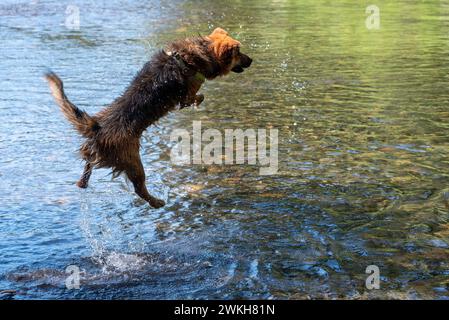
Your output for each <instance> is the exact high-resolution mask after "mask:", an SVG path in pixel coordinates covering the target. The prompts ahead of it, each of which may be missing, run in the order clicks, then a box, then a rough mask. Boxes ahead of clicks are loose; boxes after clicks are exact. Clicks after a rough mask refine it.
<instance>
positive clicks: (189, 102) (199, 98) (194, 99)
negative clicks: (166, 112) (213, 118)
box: [181, 94, 204, 109]
mask: <svg viewBox="0 0 449 320" xmlns="http://www.w3.org/2000/svg"><path fill="white" fill-rule="evenodd" d="M203 101H204V95H203V94H196V95H194V96H191V97H188V98H187V99H185V100H184V101H182V102H181V109H184V108H187V107H190V106H195V107H198V106H199V105H200V104H201V102H203Z"/></svg>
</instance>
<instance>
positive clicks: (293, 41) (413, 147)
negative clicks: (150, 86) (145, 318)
mask: <svg viewBox="0 0 449 320" xmlns="http://www.w3.org/2000/svg"><path fill="white" fill-rule="evenodd" d="M69 4H71V2H66V1H62V2H60V1H27V2H26V1H23V2H15V1H10V0H8V1H2V4H1V5H0V38H1V39H2V44H1V50H0V70H1V73H0V80H1V83H2V86H1V87H0V93H1V94H0V109H1V113H0V123H1V126H0V179H1V184H0V203H1V205H0V221H1V222H0V232H1V237H0V261H1V263H0V290H5V289H12V290H16V291H17V294H16V295H15V296H14V297H12V298H15V299H35V298H63V299H71V298H89V299H105V298H113V299H119V298H135V299H139V298H143V299H160V298H225V299H230V298H250V299H254V298H281V299H285V298H288V299H302V298H345V299H348V298H349V299H351V298H354V299H367V298H401V299H418V298H424V299H447V298H449V292H448V290H449V289H448V281H449V262H448V261H449V260H448V258H449V228H448V220H449V186H448V176H449V170H448V164H449V157H448V156H449V138H448V135H447V132H448V129H449V125H448V120H449V111H448V107H447V105H448V101H449V93H448V87H449V86H448V85H449V76H448V72H447V71H448V67H449V33H448V32H447V30H448V26H449V20H448V16H449V2H446V1H434V2H430V1H429V2H422V1H396V2H394V3H391V2H390V1H378V2H377V3H376V4H377V5H378V6H379V8H380V10H381V11H380V12H381V25H380V29H379V30H368V29H367V28H366V26H365V18H366V14H365V6H364V5H363V4H360V3H358V2H356V1H340V2H339V3H332V4H331V5H330V3H329V2H328V1H316V0H314V1H312V0H306V1H282V0H279V1H266V0H263V1H255V0H249V1H244V2H242V1H232V0H231V1H213V2H209V1H190V0H185V1H182V0H179V1H173V2H169V3H166V2H165V1H163V2H162V1H161V2H159V1H148V2H145V3H142V2H140V1H126V2H125V1H119V0H113V1H98V2H97V1H96V2H95V4H93V3H90V2H88V1H77V3H76V4H77V5H78V6H79V9H80V17H81V26H80V29H79V30H69V29H67V27H66V26H65V19H66V8H67V5H69ZM216 26H221V27H224V28H226V29H228V30H229V31H230V32H231V33H232V34H233V35H234V36H235V37H236V38H237V39H238V40H240V41H241V42H242V43H243V44H244V47H245V50H242V51H243V52H245V53H248V54H249V55H250V56H251V57H253V58H254V64H253V66H252V67H251V68H250V69H249V70H247V71H246V72H245V73H243V74H241V75H236V74H233V75H231V76H229V77H228V78H223V79H219V80H217V81H214V82H208V83H206V85H205V87H204V88H203V89H202V91H203V93H204V94H205V96H206V100H205V101H204V103H203V105H202V106H201V108H200V109H199V110H196V111H195V110H183V111H181V112H177V113H173V114H171V115H169V116H168V117H166V118H164V119H162V120H161V121H160V122H159V124H158V126H157V127H156V126H155V127H151V128H149V129H148V131H147V132H146V133H145V134H144V137H143V139H142V144H143V146H142V158H143V161H144V166H145V168H146V173H147V184H148V187H149V189H150V190H151V192H152V193H154V194H156V195H158V196H160V197H162V198H168V204H167V206H166V207H164V208H162V209H158V210H154V209H151V208H149V207H148V205H146V204H145V203H143V202H141V201H140V200H139V199H137V198H136V197H135V195H134V193H133V192H132V188H131V187H130V186H129V185H128V184H127V182H126V181H125V180H124V179H123V178H118V179H115V180H112V179H111V176H110V175H109V172H108V171H107V170H98V171H95V172H94V175H93V177H92V181H91V186H90V187H89V188H88V189H87V190H79V189H78V188H76V186H75V185H74V183H75V181H76V180H77V179H78V178H79V175H80V174H81V171H82V162H81V161H79V159H78V156H77V153H76V150H77V147H78V145H79V143H80V139H79V138H78V136H77V135H76V134H75V133H74V132H73V131H72V130H71V128H70V126H69V124H68V123H67V122H66V121H65V120H64V119H63V117H62V115H61V113H60V112H59V111H58V110H57V107H56V106H55V104H54V102H53V101H52V99H51V97H50V95H49V92H48V88H47V87H46V84H45V83H44V81H43V80H42V78H41V74H42V73H43V72H44V71H45V70H46V68H48V67H51V68H52V69H53V70H54V71H56V72H57V73H59V74H60V75H61V77H62V78H63V79H64V80H65V87H66V92H67V94H68V96H69V97H70V98H71V99H72V101H74V102H75V103H76V104H77V105H78V106H80V107H82V108H85V109H87V110H88V111H89V112H91V113H92V112H95V111H97V110H100V109H101V108H102V106H103V105H106V104H107V103H109V102H110V101H112V100H113V99H114V98H115V97H116V96H117V95H119V94H120V93H121V92H122V91H123V89H124V87H125V86H126V84H127V83H128V82H129V81H130V80H131V79H132V77H133V75H134V74H135V73H136V72H137V70H138V69H139V68H140V67H141V66H142V65H143V64H144V63H145V61H146V60H147V59H148V57H149V56H150V55H151V53H152V52H154V51H155V50H156V49H157V48H160V47H162V46H163V44H164V43H165V42H167V41H169V40H171V39H176V38H180V37H184V36H186V35H195V34H198V33H202V34H204V33H207V32H209V31H210V30H211V29H213V28H215V27H216ZM193 120H201V121H202V126H203V129H208V128H216V129H219V130H224V129H227V128H231V129H232V128H242V129H245V128H255V129H257V128H277V129H279V162H280V163H279V174H278V175H274V176H260V175H259V174H258V173H259V171H258V167H255V166H247V165H234V166H216V165H215V166H206V165H196V166H184V167H182V166H175V165H173V164H172V163H171V162H170V158H169V154H170V148H171V147H172V143H171V142H170V133H171V132H172V130H173V129H176V128H186V129H191V126H192V121H193ZM373 264H374V265H377V266H379V268H380V273H381V289H380V290H373V291H369V290H367V289H366V288H365V279H366V277H367V275H366V274H365V269H366V267H367V266H368V265H373ZM69 265H76V266H78V267H79V268H80V269H81V271H82V278H81V288H80V290H67V289H66V288H65V279H66V277H67V274H66V273H65V269H66V267H67V266H69Z"/></svg>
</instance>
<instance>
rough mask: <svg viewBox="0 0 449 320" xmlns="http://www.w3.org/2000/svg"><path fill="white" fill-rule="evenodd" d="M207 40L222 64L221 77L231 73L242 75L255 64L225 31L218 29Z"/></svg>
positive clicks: (238, 43)
mask: <svg viewBox="0 0 449 320" xmlns="http://www.w3.org/2000/svg"><path fill="white" fill-rule="evenodd" d="M207 38H209V39H210V41H211V49H212V50H213V52H214V54H215V57H216V59H217V61H218V62H219V63H220V66H221V69H222V70H221V75H226V74H228V73H229V72H231V71H232V72H236V73H241V72H243V71H244V70H245V69H246V68H248V67H249V66H250V65H251V63H252V62H253V60H252V59H251V58H250V57H248V56H247V55H246V54H243V53H241V52H240V45H241V44H240V42H239V41H237V40H235V39H232V38H231V37H230V36H229V34H228V33H227V32H226V31H225V30H223V29H221V28H216V29H215V30H214V32H212V33H211V34H210V35H209V36H208V37H207Z"/></svg>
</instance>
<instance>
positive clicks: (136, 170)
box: [125, 159, 165, 208]
mask: <svg viewBox="0 0 449 320" xmlns="http://www.w3.org/2000/svg"><path fill="white" fill-rule="evenodd" d="M137 160H138V161H137ZM137 160H136V161H135V162H134V163H133V164H132V165H129V166H128V167H127V168H126V169H125V172H126V175H127V176H128V178H129V180H131V182H132V183H133V185H134V190H135V192H136V193H137V195H138V196H139V197H141V198H142V199H144V200H146V201H148V203H149V204H150V206H152V207H153V208H160V207H163V206H165V202H164V201H163V200H160V199H158V198H155V197H153V196H152V195H150V194H149V193H148V190H147V187H146V185H145V171H144V169H143V165H142V162H141V161H140V159H137Z"/></svg>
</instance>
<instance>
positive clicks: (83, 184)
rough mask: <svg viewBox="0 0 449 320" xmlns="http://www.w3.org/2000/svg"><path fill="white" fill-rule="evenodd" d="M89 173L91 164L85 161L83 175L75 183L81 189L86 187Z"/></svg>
mask: <svg viewBox="0 0 449 320" xmlns="http://www.w3.org/2000/svg"><path fill="white" fill-rule="evenodd" d="M91 174H92V165H91V164H90V162H87V163H86V165H85V166H84V172H83V175H82V176H81V178H80V180H79V181H78V182H77V183H76V185H77V186H78V187H80V188H83V189H85V188H87V185H88V183H89V178H90V175H91Z"/></svg>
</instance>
